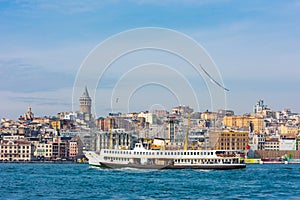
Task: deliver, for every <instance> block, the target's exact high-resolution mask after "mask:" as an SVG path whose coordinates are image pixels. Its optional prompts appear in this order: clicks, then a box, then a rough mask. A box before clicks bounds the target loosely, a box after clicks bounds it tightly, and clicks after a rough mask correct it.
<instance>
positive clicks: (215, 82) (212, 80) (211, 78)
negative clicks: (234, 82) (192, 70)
mask: <svg viewBox="0 0 300 200" xmlns="http://www.w3.org/2000/svg"><path fill="white" fill-rule="evenodd" d="M200 67H201V69H202V70H203V71H204V73H205V74H206V75H207V76H208V77H209V79H210V81H211V82H213V83H214V84H216V85H218V86H219V87H221V88H222V89H224V90H226V91H229V89H227V88H225V87H224V86H223V85H221V84H220V83H218V82H217V81H216V80H215V79H213V77H211V75H210V74H209V73H208V72H207V71H206V70H205V69H204V68H203V67H202V65H201V64H200Z"/></svg>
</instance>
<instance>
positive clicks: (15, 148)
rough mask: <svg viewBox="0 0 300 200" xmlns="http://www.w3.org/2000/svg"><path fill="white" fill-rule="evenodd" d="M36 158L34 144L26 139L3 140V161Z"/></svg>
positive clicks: (1, 146) (1, 150)
mask: <svg viewBox="0 0 300 200" xmlns="http://www.w3.org/2000/svg"><path fill="white" fill-rule="evenodd" d="M33 158H34V145H33V144H32V143H31V142H28V141H24V140H14V141H12V140H1V142H0V161H1V162H28V161H31V160H33Z"/></svg>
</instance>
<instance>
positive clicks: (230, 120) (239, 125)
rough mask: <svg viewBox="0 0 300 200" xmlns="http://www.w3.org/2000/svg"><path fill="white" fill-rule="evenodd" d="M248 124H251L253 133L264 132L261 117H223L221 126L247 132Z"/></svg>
mask: <svg viewBox="0 0 300 200" xmlns="http://www.w3.org/2000/svg"><path fill="white" fill-rule="evenodd" d="M250 123H252V128H253V132H255V133H259V132H262V131H264V129H265V125H264V119H263V118H262V117H254V116H249V115H243V116H236V115H234V116H225V117H224V118H223V125H224V126H226V127H230V128H232V129H244V130H249V128H250Z"/></svg>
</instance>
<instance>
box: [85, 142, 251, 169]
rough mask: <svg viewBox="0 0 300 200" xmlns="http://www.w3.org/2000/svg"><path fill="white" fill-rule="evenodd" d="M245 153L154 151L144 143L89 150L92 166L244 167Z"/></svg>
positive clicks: (148, 167) (88, 155) (151, 167)
mask: <svg viewBox="0 0 300 200" xmlns="http://www.w3.org/2000/svg"><path fill="white" fill-rule="evenodd" d="M240 153H241V152H237V151H229V150H163V149H161V150H154V149H148V148H147V146H146V145H143V144H142V143H136V144H135V146H134V149H132V150H123V149H102V150H101V151H100V153H96V152H94V151H86V152H85V156H86V157H87V158H88V160H89V164H90V165H91V166H96V167H102V168H112V169H118V168H137V169H186V168H189V169H219V170H227V169H241V168H245V167H246V164H245V163H244V158H243V157H242V156H241V154H240Z"/></svg>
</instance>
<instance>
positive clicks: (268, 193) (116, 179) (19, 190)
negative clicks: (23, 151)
mask: <svg viewBox="0 0 300 200" xmlns="http://www.w3.org/2000/svg"><path fill="white" fill-rule="evenodd" d="M0 174H1V176H0V177H1V181H0V199H22V200H23V199H300V165H283V164H281V165H280V164H278V165H275V164H274V165H247V168H246V169H240V170H228V171H218V170H191V169H185V170H135V169H122V170H110V169H99V168H92V167H90V166H89V165H86V164H0Z"/></svg>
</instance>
